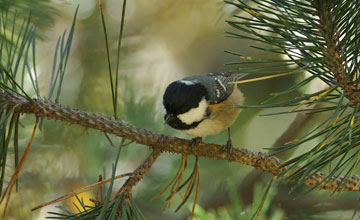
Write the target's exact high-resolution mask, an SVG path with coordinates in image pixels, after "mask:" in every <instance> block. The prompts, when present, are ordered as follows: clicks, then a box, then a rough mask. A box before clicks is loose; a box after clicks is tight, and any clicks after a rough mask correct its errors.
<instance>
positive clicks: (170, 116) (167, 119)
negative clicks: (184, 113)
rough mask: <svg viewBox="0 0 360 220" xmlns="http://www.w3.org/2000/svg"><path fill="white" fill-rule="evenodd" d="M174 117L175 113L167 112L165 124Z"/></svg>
mask: <svg viewBox="0 0 360 220" xmlns="http://www.w3.org/2000/svg"><path fill="white" fill-rule="evenodd" d="M173 119H174V115H173V114H166V115H165V116H164V120H165V124H169V122H170V121H171V120H173Z"/></svg>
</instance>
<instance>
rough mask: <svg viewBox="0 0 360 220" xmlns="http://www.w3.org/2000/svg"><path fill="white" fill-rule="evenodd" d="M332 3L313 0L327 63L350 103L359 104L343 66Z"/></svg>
mask: <svg viewBox="0 0 360 220" xmlns="http://www.w3.org/2000/svg"><path fill="white" fill-rule="evenodd" d="M333 4H334V3H332V2H331V1H328V0H316V1H314V7H315V8H316V15H317V16H318V17H319V23H320V26H321V30H322V34H323V38H324V40H325V45H326V50H325V53H327V56H326V59H327V65H328V68H329V70H330V72H331V73H333V74H334V76H335V78H336V81H337V83H338V84H339V86H340V87H341V88H342V89H343V90H344V93H345V96H346V97H347V98H348V99H349V101H350V103H351V104H352V105H359V104H360V91H358V89H357V86H356V83H354V82H353V80H352V78H351V77H350V76H349V75H348V74H346V71H345V66H346V65H347V63H346V58H345V55H344V53H343V51H344V49H343V48H341V46H340V42H339V41H340V34H339V32H338V30H337V26H336V24H334V23H333V20H334V19H333V15H332V12H331V9H332V5H333Z"/></svg>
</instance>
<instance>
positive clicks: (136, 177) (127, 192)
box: [114, 149, 162, 201]
mask: <svg viewBox="0 0 360 220" xmlns="http://www.w3.org/2000/svg"><path fill="white" fill-rule="evenodd" d="M161 153H162V152H161V150H159V149H154V150H153V152H152V153H151V154H150V156H149V157H148V158H146V160H145V161H144V162H143V163H142V164H141V165H140V166H139V167H138V168H136V170H134V172H133V173H132V175H131V176H130V177H129V178H128V179H127V180H126V182H125V183H124V185H123V186H122V187H121V189H120V190H119V191H118V192H117V193H116V195H115V196H114V198H116V197H117V196H118V195H120V193H121V192H122V191H123V192H124V196H125V199H126V200H127V201H130V196H131V190H132V188H133V187H134V186H135V185H136V184H137V183H138V182H139V181H140V180H141V179H142V178H143V177H144V175H145V173H147V172H148V171H149V170H150V168H151V166H152V165H153V164H154V163H155V161H156V159H157V158H158V157H159V156H160V154H161Z"/></svg>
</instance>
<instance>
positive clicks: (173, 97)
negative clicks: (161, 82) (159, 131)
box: [163, 80, 208, 129]
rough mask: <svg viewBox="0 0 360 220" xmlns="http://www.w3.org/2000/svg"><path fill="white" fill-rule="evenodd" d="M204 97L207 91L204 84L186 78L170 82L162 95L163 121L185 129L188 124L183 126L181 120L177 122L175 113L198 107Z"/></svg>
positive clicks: (206, 96) (206, 95) (206, 97)
mask: <svg viewBox="0 0 360 220" xmlns="http://www.w3.org/2000/svg"><path fill="white" fill-rule="evenodd" d="M204 98H205V99H206V100H208V92H207V90H206V88H205V86H203V85H201V84H200V83H196V82H193V81H186V80H178V81H175V82H172V83H171V84H170V85H169V86H168V87H167V88H166V90H165V93H164V96H163V106H164V108H165V111H166V114H165V115H164V119H165V123H167V124H169V125H170V126H172V127H174V128H177V129H185V127H188V126H185V125H184V124H183V123H182V122H181V121H180V122H179V120H178V119H177V115H179V114H183V113H186V112H188V111H189V110H190V109H192V108H196V107H198V106H199V103H200V102H201V100H203V99H204ZM180 123H181V124H182V125H180ZM183 127H184V128H183ZM186 129H188V128H186Z"/></svg>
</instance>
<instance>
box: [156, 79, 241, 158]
mask: <svg viewBox="0 0 360 220" xmlns="http://www.w3.org/2000/svg"><path fill="white" fill-rule="evenodd" d="M245 75H247V74H244V73H240V74H239V73H238V74H235V73H209V74H204V75H198V76H190V77H186V78H184V79H181V80H178V81H175V82H172V83H171V84H170V85H169V86H168V87H167V88H166V90H165V93H164V96H163V108H164V113H165V114H164V120H165V123H166V124H168V125H169V126H171V127H172V128H175V129H177V130H179V131H181V132H183V133H185V134H187V135H190V136H193V137H196V138H194V139H193V141H194V142H195V144H197V143H198V142H199V141H201V140H202V137H204V136H209V135H214V134H217V133H219V132H221V131H223V130H225V129H228V141H227V143H226V145H225V149H226V151H227V153H228V157H230V155H231V149H232V141H231V136H230V126H231V125H232V124H233V123H234V122H235V120H236V118H237V116H238V115H239V113H240V108H236V107H235V105H240V104H242V103H243V101H244V97H243V95H242V93H241V92H240V90H239V89H238V86H237V85H235V84H232V83H231V82H234V81H237V80H239V79H240V78H242V77H244V76H245Z"/></svg>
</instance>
